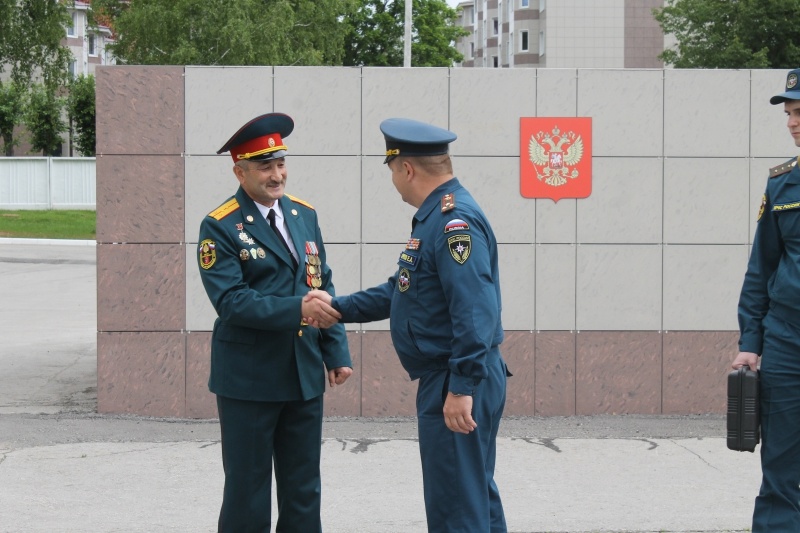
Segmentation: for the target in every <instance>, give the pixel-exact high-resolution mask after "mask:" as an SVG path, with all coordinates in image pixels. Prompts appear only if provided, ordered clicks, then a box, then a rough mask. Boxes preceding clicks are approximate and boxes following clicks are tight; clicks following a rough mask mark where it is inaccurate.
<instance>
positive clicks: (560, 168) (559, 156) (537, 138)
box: [528, 126, 583, 187]
mask: <svg viewBox="0 0 800 533" xmlns="http://www.w3.org/2000/svg"><path fill="white" fill-rule="evenodd" d="M545 145H546V146H545ZM528 155H529V157H530V159H531V163H533V165H534V167H536V177H538V178H539V181H541V180H544V182H545V183H547V184H548V185H552V186H553V187H558V186H560V185H564V184H565V183H567V178H570V179H575V178H577V177H578V169H576V168H572V169H571V168H570V167H573V166H575V165H577V164H578V162H579V161H580V160H581V158H582V157H583V139H581V136H580V135H578V134H576V133H575V132H573V131H570V132H567V133H564V134H563V135H562V134H561V130H559V129H558V126H556V127H555V128H553V131H552V132H551V133H546V132H544V131H540V132H539V133H537V134H536V135H531V141H530V143H529V144H528Z"/></svg>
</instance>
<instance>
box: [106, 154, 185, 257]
mask: <svg viewBox="0 0 800 533" xmlns="http://www.w3.org/2000/svg"><path fill="white" fill-rule="evenodd" d="M184 161H185V159H184V158H183V157H181V156H180V155H167V156H159V155H140V156H132V155H107V156H103V157H98V158H97V175H98V176H102V177H103V179H101V180H97V200H96V201H97V242H98V243H114V242H115V243H122V242H124V243H168V242H171V243H178V242H183V241H185V240H186V237H185V235H184V225H185V224H184V218H185V211H184V198H185V194H184V178H183V176H184ZM193 237H194V236H193Z"/></svg>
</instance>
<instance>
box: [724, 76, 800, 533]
mask: <svg viewBox="0 0 800 533" xmlns="http://www.w3.org/2000/svg"><path fill="white" fill-rule="evenodd" d="M770 103H771V104H773V105H776V104H781V103H782V104H783V108H784V110H785V112H786V115H787V124H786V125H787V127H788V128H789V133H790V134H791V135H792V138H793V139H794V143H795V145H796V146H800V69H795V70H792V71H790V72H789V74H788V75H787V78H786V87H785V91H784V92H782V93H781V94H778V95H775V96H773V97H772V98H771V99H770ZM798 161H800V158H792V159H791V160H789V161H787V162H786V163H783V164H781V165H778V166H776V167H774V168H772V169H771V170H770V175H769V179H768V181H767V189H766V192H765V193H764V196H763V198H762V201H761V208H760V209H759V213H758V227H757V228H756V233H755V238H754V240H753V249H752V252H751V254H750V261H749V263H748V266H747V273H746V274H745V279H744V284H743V286H742V292H741V296H740V298H739V329H740V332H741V336H740V338H739V350H740V352H739V355H738V356H737V357H736V359H735V360H734V361H733V364H732V366H733V368H734V369H737V368H740V367H742V366H745V365H747V366H749V367H750V368H751V369H753V370H755V369H756V367H757V366H758V363H759V361H758V359H759V356H760V357H761V366H760V372H759V374H760V380H761V383H760V389H761V397H760V404H761V405H760V414H761V471H762V482H761V490H760V491H759V494H758V497H757V498H756V502H755V510H754V511H753V528H752V531H753V533H766V532H770V533H775V532H787V533H788V532H793V533H794V532H797V531H800V165H798Z"/></svg>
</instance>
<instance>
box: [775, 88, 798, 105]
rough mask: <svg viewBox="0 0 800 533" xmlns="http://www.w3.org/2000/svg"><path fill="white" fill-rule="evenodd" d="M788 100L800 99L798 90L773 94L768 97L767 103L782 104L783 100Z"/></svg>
mask: <svg viewBox="0 0 800 533" xmlns="http://www.w3.org/2000/svg"><path fill="white" fill-rule="evenodd" d="M789 100H800V91H792V92H786V93H781V94H776V95H775V96H773V97H772V98H770V99H769V103H770V104H772V105H775V104H782V103H783V102H787V101H789Z"/></svg>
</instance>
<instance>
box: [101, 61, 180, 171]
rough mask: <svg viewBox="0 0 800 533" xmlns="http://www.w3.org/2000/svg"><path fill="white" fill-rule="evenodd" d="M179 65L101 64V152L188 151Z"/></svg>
mask: <svg viewBox="0 0 800 533" xmlns="http://www.w3.org/2000/svg"><path fill="white" fill-rule="evenodd" d="M183 71H184V68H183V67H179V66H106V67H97V69H96V70H95V86H96V89H95V92H96V95H97V97H96V103H95V106H96V108H97V157H98V159H99V158H100V157H102V156H104V155H108V154H150V155H153V154H177V155H179V154H181V153H183V152H184V146H185V143H184V93H185V91H184V78H183Z"/></svg>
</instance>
